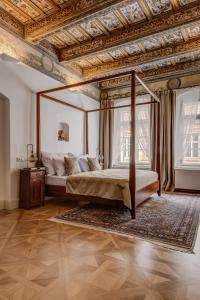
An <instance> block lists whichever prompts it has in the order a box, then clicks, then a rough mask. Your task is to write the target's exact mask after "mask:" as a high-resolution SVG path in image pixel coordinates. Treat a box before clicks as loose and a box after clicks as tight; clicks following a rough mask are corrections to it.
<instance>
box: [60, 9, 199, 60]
mask: <svg viewBox="0 0 200 300" xmlns="http://www.w3.org/2000/svg"><path fill="white" fill-rule="evenodd" d="M199 18H200V5H198V6H196V7H192V8H188V9H186V10H185V11H181V12H180V11H179V12H177V13H174V14H166V15H165V17H157V18H155V19H152V20H151V21H149V22H146V23H141V24H136V25H134V26H131V27H130V28H128V29H123V30H121V31H117V32H113V34H112V35H110V36H100V37H96V38H95V39H93V40H92V41H86V42H84V43H82V44H81V45H77V46H75V47H73V48H66V49H62V50H61V52H60V59H61V61H63V60H68V61H69V60H72V59H75V58H77V57H80V56H84V55H88V54H90V53H92V52H98V51H102V50H105V49H108V48H112V47H114V46H117V45H120V44H121V45H122V44H126V43H128V42H130V41H132V42H133V41H137V40H139V39H141V36H142V37H143V38H144V37H148V36H150V35H155V34H156V33H161V32H162V31H164V30H169V29H170V28H174V27H175V26H177V27H178V26H181V25H183V24H184V23H186V22H187V23H189V22H195V21H196V20H199Z"/></svg>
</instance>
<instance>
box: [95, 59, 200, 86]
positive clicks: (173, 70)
mask: <svg viewBox="0 0 200 300" xmlns="http://www.w3.org/2000/svg"><path fill="white" fill-rule="evenodd" d="M199 70H200V59H198V60H195V61H190V62H185V63H179V64H176V65H171V66H166V67H160V68H158V69H155V70H150V71H145V72H143V73H142V74H140V77H141V78H142V79H145V80H147V79H148V80H152V79H158V78H160V79H161V78H163V77H164V78H167V77H168V76H172V75H174V76H178V75H182V74H185V75H188V74H195V73H199ZM122 86H123V87H125V86H130V76H129V75H126V76H124V77H118V78H114V79H109V80H106V81H103V82H101V83H100V88H101V89H102V90H105V89H106V90H108V89H112V88H116V87H122Z"/></svg>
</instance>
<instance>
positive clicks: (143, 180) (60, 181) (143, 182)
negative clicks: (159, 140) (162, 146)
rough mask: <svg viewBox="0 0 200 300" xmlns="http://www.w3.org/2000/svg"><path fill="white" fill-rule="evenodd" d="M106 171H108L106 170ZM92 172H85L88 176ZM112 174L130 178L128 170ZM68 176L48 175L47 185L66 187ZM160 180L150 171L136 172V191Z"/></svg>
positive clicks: (110, 173) (116, 171)
mask: <svg viewBox="0 0 200 300" xmlns="http://www.w3.org/2000/svg"><path fill="white" fill-rule="evenodd" d="M105 171H106V170H105ZM88 173H90V172H84V174H87V175H88ZM112 173H114V174H116V173H118V174H119V178H120V177H121V178H124V177H127V179H128V176H129V171H128V170H127V169H110V170H109V175H111V176H112ZM66 180H67V176H56V175H47V176H46V180H45V183H46V184H48V185H59V186H66ZM156 180H158V174H157V173H156V172H154V171H150V170H136V190H139V189H142V188H143V187H145V186H147V185H149V184H151V183H153V182H155V181H156Z"/></svg>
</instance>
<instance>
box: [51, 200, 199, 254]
mask: <svg viewBox="0 0 200 300" xmlns="http://www.w3.org/2000/svg"><path fill="white" fill-rule="evenodd" d="M199 213H200V197H197V196H187V195H177V194H163V195H162V197H158V196H157V195H155V196H153V197H151V198H150V199H149V200H147V201H145V202H144V203H143V204H142V205H140V206H139V207H138V208H137V211H136V220H132V219H131V216H130V212H129V210H128V209H127V208H126V207H122V208H121V207H113V206H108V205H101V204H86V205H83V206H79V207H77V208H74V209H72V210H69V211H66V212H65V213H64V214H62V215H60V216H56V217H55V218H52V219H51V220H53V221H58V222H64V223H67V224H73V225H75V226H81V227H87V228H92V229H96V230H103V231H106V232H112V233H117V234H121V235H126V236H128V237H135V236H136V237H140V238H143V239H145V240H150V241H152V242H153V243H156V244H159V245H161V246H164V247H167V248H170V249H174V250H179V251H184V252H189V253H193V249H194V245H195V240H196V235H197V230H198V223H199Z"/></svg>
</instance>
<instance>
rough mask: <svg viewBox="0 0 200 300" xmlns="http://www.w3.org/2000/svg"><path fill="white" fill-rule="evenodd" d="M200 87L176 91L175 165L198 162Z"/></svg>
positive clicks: (199, 146) (199, 151) (199, 150)
mask: <svg viewBox="0 0 200 300" xmlns="http://www.w3.org/2000/svg"><path fill="white" fill-rule="evenodd" d="M199 100H200V89H199V88H194V89H190V90H187V91H182V92H179V93H177V101H176V104H177V113H176V165H180V164H187V165H188V164H189V165H195V166H196V165H198V164H200V117H199V115H200V101H199Z"/></svg>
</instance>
